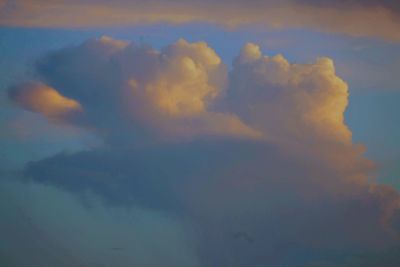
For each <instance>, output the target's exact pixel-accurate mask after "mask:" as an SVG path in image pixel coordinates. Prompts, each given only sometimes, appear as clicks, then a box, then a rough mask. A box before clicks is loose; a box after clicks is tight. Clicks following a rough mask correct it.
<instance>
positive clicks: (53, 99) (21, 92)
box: [10, 82, 82, 119]
mask: <svg viewBox="0 0 400 267" xmlns="http://www.w3.org/2000/svg"><path fill="white" fill-rule="evenodd" d="M10 98H11V99H13V101H15V102H16V103H19V104H20V105H21V106H23V107H24V108H26V109H27V110H29V111H32V112H37V113H40V114H43V115H44V116H45V117H47V118H50V119H62V117H66V116H68V115H70V114H73V113H75V112H80V111H81V110H82V107H81V105H80V104H79V103H78V102H76V101H75V100H73V99H69V98H67V97H64V96H62V95H60V94H59V93H58V92H57V91H56V90H54V89H53V88H51V87H49V86H47V85H44V84H41V83H35V82H31V83H29V82H28V83H24V84H21V85H19V86H18V87H15V88H13V89H12V90H11V91H10Z"/></svg>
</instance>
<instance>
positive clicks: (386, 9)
mask: <svg viewBox="0 0 400 267" xmlns="http://www.w3.org/2000/svg"><path fill="white" fill-rule="evenodd" d="M399 10H400V9H399V7H398V4H396V1H375V0H372V1H340V2H338V1H329V0H328V1H312V0H285V1H276V0H270V1H260V0H251V1H242V0H223V1H218V2H215V1H202V2H198V1H192V0H179V1H159V0H150V1H141V0H134V1H126V0H117V1H113V2H112V3H109V2H108V1H88V0H81V1H78V0H73V1H65V0H59V1H46V0H35V1H33V0H16V1H6V2H5V4H3V5H2V7H1V11H0V14H1V16H0V25H11V26H23V27H86V26H90V27H96V26H110V25H135V24H146V23H157V22H169V23H187V22H198V21H203V22H212V23H218V24H221V25H226V26H229V27H235V26H239V25H245V24H262V25H266V26H269V27H272V28H283V27H289V28H311V29H315V30H320V31H326V32H337V33H343V34H348V35H351V36H357V37H358V36H362V37H378V38H384V39H387V40H391V41H396V42H398V41H400V33H399V31H398V28H399V25H400V15H399V14H400V12H399Z"/></svg>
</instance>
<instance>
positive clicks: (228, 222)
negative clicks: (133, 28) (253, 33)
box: [7, 37, 400, 267]
mask: <svg viewBox="0 0 400 267" xmlns="http://www.w3.org/2000/svg"><path fill="white" fill-rule="evenodd" d="M36 72H37V75H36V77H37V79H38V82H37V83H35V84H37V87H40V88H47V89H46V90H50V91H51V92H53V93H54V92H56V93H57V96H58V98H60V99H68V100H71V101H76V103H79V107H80V111H79V112H75V113H74V116H66V115H65V116H62V118H61V120H58V121H57V122H58V123H59V122H60V121H61V122H63V123H67V124H73V125H76V126H80V127H84V128H86V129H88V130H93V131H94V132H95V133H97V134H100V135H103V136H104V140H105V142H106V146H104V147H98V148H96V149H92V150H89V151H85V152H79V153H73V154H67V153H61V154H58V155H54V156H52V157H49V158H47V159H42V160H38V161H35V162H31V163H30V164H28V165H27V166H26V167H25V169H24V172H23V175H22V178H19V179H18V180H23V181H25V182H26V181H30V182H31V183H34V185H35V186H34V188H37V187H36V185H38V186H39V187H38V188H39V189H38V190H39V191H41V190H42V189H41V188H45V190H44V191H47V190H49V191H56V192H57V193H55V195H56V196H58V195H61V196H62V195H64V194H65V196H67V197H66V198H68V199H70V198H72V196H73V198H74V199H77V202H75V200H74V204H73V208H71V209H69V208H68V209H67V210H70V211H71V213H72V214H74V212H77V213H79V216H77V218H83V219H82V220H83V222H82V223H77V224H73V225H75V226H76V227H77V229H81V230H82V231H83V232H84V233H88V234H89V235H90V233H93V232H91V230H90V229H91V228H89V227H87V226H86V223H85V221H86V220H87V221H89V223H88V224H90V225H92V224H93V225H95V226H98V227H99V228H98V229H101V230H104V231H105V233H103V232H102V231H101V230H99V232H96V234H93V235H90V236H89V237H90V238H89V240H90V241H93V242H95V243H96V244H98V242H97V240H98V239H97V238H100V239H101V240H102V242H103V241H104V240H105V239H107V240H112V241H114V240H115V239H114V238H111V237H115V236H116V237H121V236H122V234H121V231H126V232H130V231H136V230H137V233H136V232H135V233H136V234H137V235H138V236H139V237H140V238H139V239H140V241H139V242H143V243H145V244H148V243H147V242H150V245H149V246H148V247H146V246H145V247H144V248H142V250H140V251H141V253H140V254H141V256H142V257H139V258H136V257H134V258H133V257H132V256H129V255H127V256H126V258H120V263H121V265H122V266H124V265H126V264H132V263H133V264H139V263H137V262H138V261H140V264H139V265H146V264H147V265H148V266H165V265H166V264H168V263H169V262H175V266H193V265H192V264H195V265H194V266H207V267H214V266H235V265H236V266H254V267H258V266H266V265H267V266H278V267H288V266H289V267H292V266H293V267H300V266H329V264H331V265H332V264H333V266H335V265H334V264H337V265H339V266H346V264H347V265H349V264H353V263H354V262H359V265H360V266H364V265H365V264H367V263H368V261H369V260H373V261H375V260H376V259H377V260H378V262H379V264H380V265H384V266H391V265H390V264H392V265H393V266H397V265H398V264H399V261H398V259H397V258H395V257H393V256H392V254H393V253H395V252H396V251H397V250H398V248H399V247H400V243H399V242H400V239H399V234H400V232H399V231H400V227H399V226H400V221H399V218H400V195H399V193H398V192H397V191H395V190H394V189H392V188H390V187H388V186H382V185H376V184H374V183H371V182H370V178H371V176H372V175H373V173H372V172H371V171H372V168H373V164H372V163H371V162H370V161H368V160H367V159H365V157H364V156H363V152H364V150H363V148H362V147H360V146H358V145H355V144H353V143H352V140H351V131H350V130H349V128H348V127H347V126H346V124H345V121H344V117H343V113H344V111H345V109H346V106H347V104H348V87H347V84H346V83H345V82H344V81H343V80H341V79H340V78H339V77H338V76H337V75H336V74H335V68H334V63H333V61H332V60H331V59H329V58H320V59H317V60H316V62H313V63H310V64H295V63H290V62H289V61H288V60H287V59H285V58H284V57H283V56H282V55H277V56H273V57H269V56H265V55H263V53H262V52H261V51H260V48H259V47H258V46H257V45H256V44H252V43H249V44H246V45H245V46H244V47H243V48H242V50H241V52H240V53H239V55H238V56H237V58H236V59H235V61H234V63H233V68H232V70H231V71H230V72H229V73H228V71H227V67H226V66H225V65H224V63H223V62H222V61H221V59H220V58H219V56H218V55H217V54H216V53H215V51H214V50H212V49H211V48H210V47H209V46H208V45H207V44H206V43H204V42H200V43H188V42H187V41H185V40H179V41H177V42H176V43H174V44H172V45H170V46H167V47H165V48H163V49H161V50H160V51H158V50H155V49H153V48H151V47H149V46H139V45H136V44H134V43H128V42H125V41H120V40H114V39H111V38H108V37H103V38H100V39H93V40H89V41H87V42H85V43H83V44H82V45H79V46H74V47H69V48H65V49H62V50H59V51H55V52H53V53H51V54H48V55H46V56H44V57H43V58H41V59H39V60H38V62H37V64H36ZM39 85H40V86H39ZM37 87H35V86H22V85H21V86H18V85H17V86H16V87H14V88H11V89H10V96H11V97H12V98H13V99H14V100H15V101H16V102H17V103H18V104H20V105H21V106H22V107H25V108H26V109H30V110H32V111H34V112H38V113H40V114H42V115H43V116H45V117H48V118H51V115H52V113H51V112H50V113H49V112H48V109H44V108H43V107H42V106H41V105H37V104H33V103H37V102H36V101H33V100H31V99H36V98H35V97H38V98H39V99H42V98H43V97H45V95H46V94H44V95H41V94H42V93H40V92H41V91H40V90H38V89H35V88H37ZM16 88H23V89H16ZM46 90H45V91H46ZM38 92H39V93H38ZM46 92H47V91H46ZM18 93H19V94H21V95H20V96H19V97H13V96H14V95H18ZM25 96H26V97H25ZM28 96H29V97H28ZM21 99H22V100H23V99H29V101H22V100H21ZM47 102H48V101H46V105H50V106H51V107H52V108H51V109H50V110H53V109H55V110H57V109H58V108H59V106H58V105H56V107H57V108H55V107H54V105H55V104H49V103H47ZM56 102H57V101H56ZM61 102H63V101H61ZM39 104H42V102H39ZM67 114H68V112H67ZM216 136H217V137H218V138H215V137H216ZM167 137H168V138H167ZM232 137H236V138H232ZM237 137H240V138H237ZM171 139H172V140H173V141H174V142H170V141H171ZM132 142H133V143H134V145H133V146H132ZM16 179H17V178H16ZM25 186H26V185H23V186H22V187H25ZM28 188H29V186H28ZM34 191H36V189H35V190H34ZM66 192H67V193H66ZM88 192H90V193H91V194H93V195H94V196H95V198H100V199H102V200H103V201H104V202H102V203H101V204H98V203H97V204H96V205H95V206H94V207H92V208H91V207H90V206H89V209H88V210H85V209H84V210H83V208H82V207H81V206H80V205H82V203H83V205H85V203H86V205H87V198H88V197H87V195H88ZM17 195H24V194H17ZM37 195H43V192H42V193H40V194H37ZM46 199H50V198H46ZM89 199H92V198H89ZM67 202H68V203H70V200H68V201H67ZM51 203H55V201H52V202H51ZM58 204H59V205H60V206H63V205H61V204H60V203H58ZM46 205H47V202H46V201H44V202H41V203H40V205H39V206H42V207H43V209H44V210H49V208H48V207H47V206H46ZM98 207H100V208H98ZM57 209H58V208H57ZM31 210H33V211H37V210H39V209H35V208H33V209H32V208H27V211H31ZM99 210H100V211H99ZM121 210H122V211H121ZM124 211H127V213H128V214H130V215H122V217H121V214H126V212H124ZM87 213H89V215H88V214H87ZM109 214H112V215H114V214H117V215H118V216H120V217H118V216H117V217H116V219H113V218H110V217H109ZM137 214H139V215H137ZM136 215H137V216H136ZM7 216H9V215H7ZM35 216H36V215H35ZM92 216H94V217H95V218H97V219H93V218H92ZM125 216H128V217H129V218H127V217H125ZM130 216H133V217H132V218H136V219H137V220H139V223H137V224H133V225H132V224H131V223H128V222H127V221H129V222H130V219H131V217H130ZM37 217H38V218H39V219H41V221H40V223H39V225H47V224H50V225H51V226H52V227H55V228H54V229H56V231H53V230H52V229H53V228H49V229H44V230H43V231H44V232H45V233H48V234H49V235H50V236H54V233H55V232H57V231H59V229H64V227H66V226H65V224H63V223H62V222H61V223H60V224H58V221H57V220H56V221H55V222H56V223H55V222H54V218H52V217H51V218H47V217H46V216H44V215H38V216H37ZM168 218H173V219H172V220H171V219H168ZM153 220H156V222H157V224H156V225H154V224H150V225H151V230H148V229H147V228H146V226H145V225H148V223H150V222H151V221H153ZM48 221H49V222H48ZM140 222H143V224H141V223H140ZM54 225H55V226H54ZM18 227H25V226H24V225H22V226H18ZM129 227H133V229H134V230H128V229H129ZM157 228H162V229H166V231H169V232H171V231H172V233H174V235H173V236H172V237H171V236H168V238H167V240H169V241H170V242H172V244H174V246H172V247H171V248H166V247H165V246H164V245H165V243H161V244H160V243H158V242H161V241H159V240H155V239H157V238H155V237H154V236H153V234H152V230H154V229H157ZM96 229H97V228H96ZM184 229H191V231H189V232H185V231H184ZM181 235H182V236H183V238H181ZM110 236H111V237H110ZM156 236H160V237H164V234H162V233H157V234H156ZM72 237H74V236H72ZM72 237H71V238H72ZM75 237H76V238H77V239H73V240H72V241H71V239H70V237H65V241H62V240H61V241H60V243H59V244H61V245H64V246H66V247H67V248H69V247H70V246H72V247H74V244H75V242H77V243H79V242H81V239H79V238H78V236H75ZM141 237H143V239H142V238H141ZM8 238H11V237H8ZM103 238H104V239H103ZM121 239H123V240H124V242H125V243H126V244H129V245H131V244H132V247H134V248H136V244H137V239H135V240H131V239H129V237H127V239H124V238H122V237H121ZM118 240H119V239H118ZM182 240H183V241H182ZM187 240H190V241H187ZM153 241H154V242H153ZM102 242H100V244H103V243H102ZM187 242H188V243H187ZM191 242H193V243H191ZM71 244H72V245H71ZM86 244H87V243H86ZM191 244H194V245H193V246H192V245H191ZM154 246H156V247H157V248H158V249H159V250H161V251H165V254H167V255H166V256H165V254H163V253H161V256H156V257H149V258H147V257H145V256H146V255H154ZM130 247H131V246H130ZM183 247H186V248H190V249H189V250H188V249H186V250H182V251H184V252H183V254H184V255H177V254H176V251H179V250H180V248H183ZM78 248H80V249H81V250H82V252H81V253H78V252H77V251H76V250H74V249H72V250H71V251H72V252H73V254H74V255H79V257H78V258H77V262H78V263H80V264H82V265H83V266H85V264H87V262H95V263H97V262H107V263H108V262H110V261H113V260H114V259H115V258H113V257H112V256H110V254H102V253H103V252H102V251H103V250H102V249H100V248H99V247H98V246H97V245H93V247H92V244H87V245H82V246H78ZM175 248H177V250H175ZM133 250H135V249H133ZM142 252H143V253H142ZM7 253H8V254H9V252H7ZM99 254H100V255H99ZM81 255H89V256H87V257H81ZM96 255H98V256H96ZM133 255H136V254H133ZM188 255H189V256H188ZM360 255H361V256H360ZM362 255H370V259H369V260H367V262H365V261H364V260H363V256H362ZM382 255H385V259H381V260H380V259H379V258H382V257H383V256H382ZM163 256H165V257H166V260H164V257H163ZM182 257H183V258H182ZM371 257H373V259H371ZM386 259H389V260H386ZM88 260H89V261H88ZM157 260H163V261H162V263H160V262H161V261H158V262H156V263H155V261H157ZM160 264H161V265H160ZM357 264H358V263H357ZM106 265H110V264H106ZM67 266H68V265H67ZM73 266H76V265H73ZM167 266H168V265H167ZM171 266H174V265H173V264H171ZM356 266H357V265H356ZM367 266H368V265H367Z"/></svg>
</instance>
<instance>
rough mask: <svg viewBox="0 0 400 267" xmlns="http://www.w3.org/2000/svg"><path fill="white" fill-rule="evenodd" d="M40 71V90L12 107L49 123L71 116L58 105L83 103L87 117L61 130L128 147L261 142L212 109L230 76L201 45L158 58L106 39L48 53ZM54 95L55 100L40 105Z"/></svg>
mask: <svg viewBox="0 0 400 267" xmlns="http://www.w3.org/2000/svg"><path fill="white" fill-rule="evenodd" d="M36 70H37V76H38V78H39V79H40V80H41V82H37V83H36V84H34V85H29V86H27V85H26V84H22V85H18V86H16V87H15V88H12V89H11V90H10V96H11V98H12V99H13V100H14V101H15V102H17V103H18V104H20V105H21V106H23V107H24V108H26V109H28V110H31V111H34V112H38V113H40V114H42V115H43V116H45V117H48V118H52V117H54V115H59V114H58V113H66V111H65V110H64V109H66V108H65V107H61V106H60V105H61V104H60V100H59V99H60V98H61V97H62V99H64V103H63V104H62V105H64V106H65V105H67V104H66V103H68V104H69V105H72V103H76V108H77V107H78V103H79V109H82V112H80V113H79V114H74V116H64V117H63V119H64V123H70V124H74V125H77V126H82V127H84V128H88V129H92V130H93V129H95V130H97V131H96V133H98V134H100V135H103V137H105V138H106V139H109V140H111V139H113V140H117V139H120V138H122V136H123V134H121V133H126V136H125V137H124V138H123V139H124V141H126V140H127V139H131V140H133V141H134V140H135V138H137V137H136V136H135V135H139V136H140V135H141V136H142V138H144V137H143V136H148V135H152V136H158V138H161V139H170V138H171V137H172V138H178V137H181V138H190V137H192V136H195V135H198V134H202V135H215V136H220V135H221V136H233V137H242V138H260V137H261V134H260V133H259V132H257V131H255V130H253V129H251V128H250V127H248V126H246V125H245V124H244V123H243V122H241V121H240V119H239V118H238V117H237V116H235V115H233V114H230V113H221V112H218V111H213V110H212V109H211V108H210V106H211V104H212V102H213V101H214V100H215V99H216V98H217V97H218V96H219V95H220V94H221V92H222V91H223V90H224V88H225V84H226V76H227V71H226V67H225V65H224V64H223V63H222V62H221V59H220V58H219V56H218V55H217V54H216V53H215V52H214V50H212V49H211V48H210V47H208V46H207V44H206V43H204V42H199V43H188V42H187V41H185V40H183V39H181V40H179V41H177V42H176V43H175V44H172V45H170V46H168V47H165V48H164V49H163V50H162V51H157V50H155V49H153V48H151V47H149V46H139V45H136V44H135V43H128V42H124V41H121V40H114V39H112V38H109V37H102V38H100V39H92V40H88V41H87V42H85V43H83V44H82V45H79V46H76V47H69V48H65V49H62V50H60V51H56V52H54V53H51V54H49V55H47V56H45V57H43V58H41V59H40V60H39V61H38V62H37V66H36ZM21 88H22V89H21ZM38 88H42V89H40V90H39V89H38ZM52 88H56V89H52ZM55 90H57V91H55ZM49 94H52V95H57V97H58V98H57V99H56V100H54V99H52V100H51V101H48V100H46V101H45V102H46V104H43V103H39V102H40V101H43V100H44V99H45V98H44V97H47V98H49V96H48V95H49ZM61 95H64V96H61ZM27 99H28V100H29V101H28V100H27ZM67 99H68V100H67ZM54 101H57V104H53V103H54ZM68 101H69V102H68ZM72 101H75V102H72ZM56 105H57V106H56ZM55 113H57V114H55ZM143 129H144V132H141V131H143Z"/></svg>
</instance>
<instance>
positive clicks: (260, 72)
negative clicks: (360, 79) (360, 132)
mask: <svg viewBox="0 0 400 267" xmlns="http://www.w3.org/2000/svg"><path fill="white" fill-rule="evenodd" d="M228 97H229V101H230V102H231V103H230V106H231V107H232V110H234V111H235V112H236V114H238V115H239V116H240V117H241V118H244V121H246V122H247V123H248V124H249V125H251V126H252V127H255V128H256V129H259V130H262V131H263V132H265V133H266V134H268V136H269V137H270V138H273V139H286V141H291V142H295V141H296V140H301V142H304V141H305V140H307V139H309V140H308V141H310V140H315V139H319V140H321V139H324V141H325V142H329V141H333V142H339V143H344V144H350V143H351V132H350V130H349V129H348V127H347V126H346V125H345V123H344V115H343V114H344V111H345V109H346V106H347V103H348V100H347V99H348V86H347V84H346V83H345V82H344V81H343V80H341V79H340V78H339V77H338V76H336V74H335V68H334V64H333V61H332V60H331V59H330V58H319V59H318V60H317V61H316V62H315V63H311V64H291V63H289V62H288V61H287V60H286V59H285V58H284V57H283V56H282V55H276V56H274V57H268V56H264V55H262V54H261V52H260V48H259V47H258V46H257V45H255V44H251V43H249V44H246V45H245V46H244V47H243V49H242V51H241V52H240V54H239V56H238V57H237V58H236V59H235V64H234V68H233V71H232V73H231V77H230V88H229V92H228Z"/></svg>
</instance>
